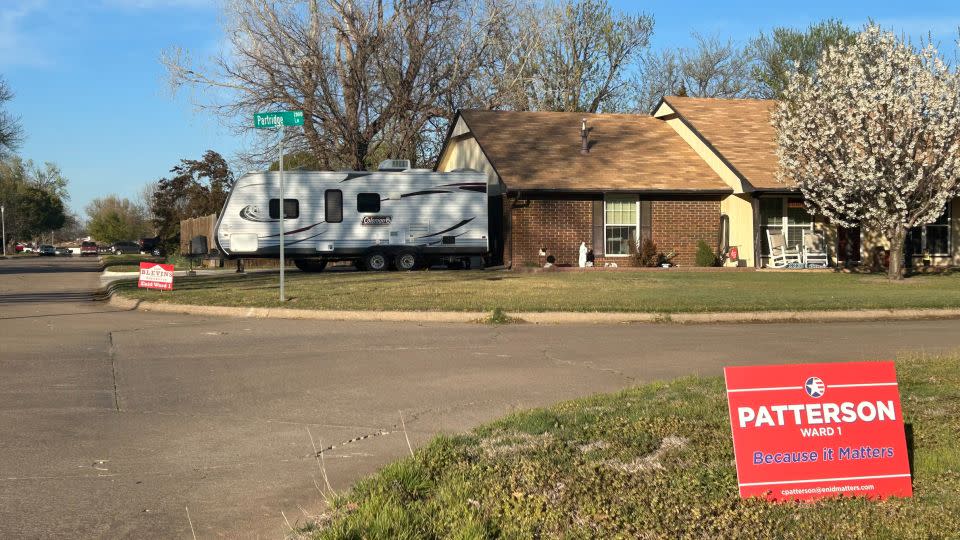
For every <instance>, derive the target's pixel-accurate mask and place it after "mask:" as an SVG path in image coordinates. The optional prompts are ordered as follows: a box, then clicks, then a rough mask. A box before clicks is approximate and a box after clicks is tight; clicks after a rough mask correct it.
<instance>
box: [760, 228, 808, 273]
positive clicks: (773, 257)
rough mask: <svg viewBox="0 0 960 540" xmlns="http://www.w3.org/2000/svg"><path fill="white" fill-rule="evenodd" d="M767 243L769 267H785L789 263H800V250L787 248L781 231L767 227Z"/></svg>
mask: <svg viewBox="0 0 960 540" xmlns="http://www.w3.org/2000/svg"><path fill="white" fill-rule="evenodd" d="M767 244H768V245H769V246H770V262H769V263H767V266H768V267H769V268H787V267H788V266H790V264H791V263H795V264H797V265H799V264H800V250H799V249H797V248H793V249H789V248H788V247H787V239H786V238H785V237H784V236H783V232H782V231H777V230H775V231H773V232H771V231H770V230H769V229H767Z"/></svg>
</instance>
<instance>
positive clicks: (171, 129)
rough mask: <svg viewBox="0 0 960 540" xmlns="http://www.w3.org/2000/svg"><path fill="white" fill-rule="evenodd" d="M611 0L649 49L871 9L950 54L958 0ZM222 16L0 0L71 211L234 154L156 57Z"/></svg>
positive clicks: (30, 132) (0, 69)
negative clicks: (174, 90)
mask: <svg viewBox="0 0 960 540" xmlns="http://www.w3.org/2000/svg"><path fill="white" fill-rule="evenodd" d="M612 2H613V3H614V4H615V5H616V6H618V7H620V8H622V9H627V10H640V11H645V12H648V13H652V14H653V15H654V17H655V19H656V27H655V30H654V38H653V46H654V47H655V48H662V47H682V46H685V45H688V44H689V43H690V41H691V40H690V34H691V32H700V33H702V34H707V35H719V36H721V37H727V36H729V37H732V38H733V39H735V40H738V41H743V40H746V39H749V38H750V37H751V36H753V35H755V34H756V33H757V32H758V31H759V30H767V29H770V28H772V27H774V26H797V27H805V26H806V25H808V24H809V23H810V22H813V21H817V20H820V19H823V18H827V17H836V18H840V19H842V20H844V21H845V22H847V23H848V24H850V25H852V26H859V25H860V24H862V23H863V22H865V21H866V20H867V19H868V18H873V19H874V20H876V21H878V22H880V23H881V24H883V25H884V26H885V27H888V28H892V29H894V30H896V31H898V32H903V33H906V34H908V35H910V36H914V37H919V36H922V35H926V33H927V32H928V31H930V32H932V33H933V34H934V38H935V39H938V40H940V41H941V42H942V44H943V49H944V50H948V51H949V54H950V55H951V56H952V55H953V54H954V50H955V49H954V43H955V40H956V36H957V28H958V26H960V7H958V5H957V3H956V1H952V2H951V1H929V0H928V1H925V2H910V3H907V2H889V1H888V2H885V1H879V0H875V1H872V2H867V1H840V0H833V1H829V2H827V1H819V0H805V1H801V2H790V3H789V4H787V3H781V2H773V1H767V2H750V1H743V0H741V1H716V0H710V1H706V0H687V1H686V2H677V1H676V0H650V1H645V2H627V1H623V0H612ZM220 17H221V15H220V8H219V2H218V1H216V0H0V74H3V76H5V77H6V78H7V80H8V82H9V83H10V85H11V86H12V87H13V89H14V91H15V92H16V94H17V96H16V99H15V100H14V101H13V102H12V103H10V104H9V106H8V109H9V110H10V111H12V112H14V113H15V114H18V115H20V117H21V118H22V120H23V124H24V125H25V127H26V132H27V137H28V138H27V140H26V143H25V144H24V145H23V147H22V149H21V154H22V155H23V156H24V157H25V158H29V159H33V160H35V161H54V162H56V163H58V164H59V165H60V166H61V168H62V169H63V171H64V173H65V175H66V176H67V177H68V178H69V179H70V192H71V196H72V200H71V201H70V206H71V207H73V208H74V209H76V210H78V211H82V209H83V208H84V206H85V205H86V204H87V203H88V202H89V201H90V200H91V199H93V198H94V197H100V196H103V195H107V194H110V193H118V194H120V195H122V196H127V197H133V196H135V195H136V193H137V192H138V191H139V190H140V188H141V187H142V186H143V184H144V183H146V182H148V181H151V180H156V179H157V178H160V177H162V176H165V175H166V174H167V172H168V170H169V169H170V168H171V167H172V166H173V165H175V164H176V163H177V162H178V161H179V160H180V159H181V158H198V157H200V156H201V155H202V153H203V152H204V151H206V150H207V149H214V150H217V151H219V152H221V153H223V154H224V155H226V156H227V157H228V158H229V157H230V156H232V155H233V154H235V153H236V152H237V151H238V150H240V149H241V148H242V146H243V144H244V141H242V140H241V139H239V138H237V137H236V136H234V135H232V134H230V133H229V132H228V131H227V130H226V129H224V128H222V127H220V125H219V123H218V121H217V119H216V118H212V117H210V116H206V115H203V114H198V113H196V112H195V111H194V110H193V108H192V106H191V104H190V102H189V100H188V99H187V98H186V96H183V95H179V96H172V95H171V93H170V91H169V89H168V86H167V84H166V80H165V74H164V70H163V68H162V66H161V65H160V62H159V58H160V54H161V52H162V51H163V50H165V49H167V48H169V47H171V46H181V47H184V48H186V49H188V50H190V51H191V52H192V53H193V54H194V55H195V56H205V55H209V54H211V53H213V52H214V51H216V50H218V48H219V46H220V43H221V42H222V34H221V30H220Z"/></svg>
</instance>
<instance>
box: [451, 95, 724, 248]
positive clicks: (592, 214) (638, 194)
mask: <svg viewBox="0 0 960 540" xmlns="http://www.w3.org/2000/svg"><path fill="white" fill-rule="evenodd" d="M584 128H585V129H584ZM459 168H471V169H477V170H480V171H484V172H486V173H487V177H488V193H489V194H490V229H491V230H490V241H491V251H492V252H493V259H494V262H495V263H503V264H507V265H513V266H515V267H520V266H542V265H543V264H544V262H546V258H547V257H548V256H550V255H552V256H553V257H554V258H555V259H556V262H557V264H576V262H577V257H578V254H579V253H578V248H579V246H580V243H581V242H584V243H586V244H587V246H589V247H590V248H592V249H593V251H594V254H595V257H596V262H597V264H598V265H600V264H604V263H608V262H615V263H617V265H618V266H623V265H630V264H632V257H630V240H631V239H642V238H647V237H649V238H651V239H652V240H653V241H654V242H656V243H657V246H658V249H659V250H660V251H663V252H671V251H672V252H674V253H675V254H676V257H675V258H674V259H673V262H674V263H676V264H678V265H681V266H691V265H693V264H694V256H695V253H696V248H697V243H698V241H699V240H704V241H705V242H707V244H708V245H710V246H712V247H713V249H714V250H716V249H718V247H719V246H718V239H719V227H720V203H721V200H722V199H723V198H724V197H726V196H728V195H729V194H731V193H732V191H733V190H732V189H731V188H730V187H729V186H728V185H727V184H726V183H724V182H723V180H722V179H721V178H720V176H719V175H718V174H717V173H716V172H715V171H713V170H712V169H711V168H710V167H709V166H708V165H707V164H706V163H705V162H704V161H703V159H701V158H700V157H699V156H698V155H697V154H696V152H694V150H693V149H692V148H691V147H690V146H688V145H686V144H684V143H683V141H682V140H681V139H680V138H679V137H678V136H677V134H676V132H675V131H674V130H673V128H671V127H670V126H669V125H668V124H667V123H666V122H664V121H662V120H659V119H657V118H654V117H651V116H645V115H621V114H584V113H553V112H508V111H460V112H458V113H457V115H456V116H455V118H454V119H453V122H452V127H451V129H450V133H449V135H448V137H447V140H446V142H445V144H444V148H443V150H442V151H441V154H440V159H439V160H438V163H437V167H436V170H438V171H450V170H455V169H459Z"/></svg>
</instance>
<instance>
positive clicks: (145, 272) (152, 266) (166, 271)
mask: <svg viewBox="0 0 960 540" xmlns="http://www.w3.org/2000/svg"><path fill="white" fill-rule="evenodd" d="M137 287H140V288H141V289H159V290H161V291H172V290H173V265H172V264H158V263H149V262H142V263H140V280H139V281H138V282H137Z"/></svg>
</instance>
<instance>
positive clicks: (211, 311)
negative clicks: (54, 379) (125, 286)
mask: <svg viewBox="0 0 960 540" xmlns="http://www.w3.org/2000/svg"><path fill="white" fill-rule="evenodd" d="M110 292H111V296H110V305H111V306H113V307H116V308H119V309H125V310H138V311H150V312H154V313H181V314H187V315H206V316H216V317H241V318H255V319H305V320H315V321H379V322H382V321H394V322H439V323H472V322H477V321H479V320H480V319H483V318H485V317H487V316H489V313H480V312H466V311H465V312H459V311H318V310H313V309H291V308H262V307H249V308H244V307H227V306H197V305H191V304H165V303H161V302H148V301H145V300H134V299H132V298H125V297H123V296H119V295H117V294H116V293H114V292H113V291H110Z"/></svg>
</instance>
